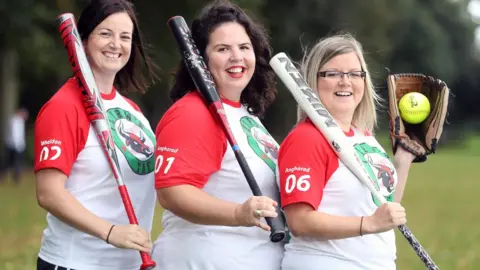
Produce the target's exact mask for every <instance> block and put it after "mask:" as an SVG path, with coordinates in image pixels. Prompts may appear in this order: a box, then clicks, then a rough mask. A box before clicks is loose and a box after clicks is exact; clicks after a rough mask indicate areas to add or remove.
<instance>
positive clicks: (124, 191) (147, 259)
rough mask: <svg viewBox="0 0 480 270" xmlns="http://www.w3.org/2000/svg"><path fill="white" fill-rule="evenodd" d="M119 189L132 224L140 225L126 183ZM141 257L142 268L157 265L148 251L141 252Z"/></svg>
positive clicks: (142, 269)
mask: <svg viewBox="0 0 480 270" xmlns="http://www.w3.org/2000/svg"><path fill="white" fill-rule="evenodd" d="M118 189H119V191H120V196H121V197H122V201H123V205H124V206H125V210H126V212H127V216H128V219H129V221H130V224H136V225H138V220H137V216H136V215H135V211H134V210H133V206H132V202H131V201H130V196H129V195H128V191H127V187H126V186H125V185H119V186H118ZM140 257H141V258H142V265H141V266H140V270H150V269H153V268H154V267H155V265H156V263H155V262H154V261H152V259H151V258H150V255H149V254H148V253H145V252H140Z"/></svg>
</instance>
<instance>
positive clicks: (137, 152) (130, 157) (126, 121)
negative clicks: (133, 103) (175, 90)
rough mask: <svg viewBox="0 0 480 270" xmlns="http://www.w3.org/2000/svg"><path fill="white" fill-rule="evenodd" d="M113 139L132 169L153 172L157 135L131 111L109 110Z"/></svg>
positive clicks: (137, 171) (136, 171)
mask: <svg viewBox="0 0 480 270" xmlns="http://www.w3.org/2000/svg"><path fill="white" fill-rule="evenodd" d="M107 115H108V123H109V126H110V130H111V131H112V137H113V141H114V142H115V145H116V146H117V147H118V149H119V150H120V151H121V152H122V153H123V155H124V156H125V159H126V160H127V162H128V165H129V166H130V169H131V170H132V171H133V172H135V173H136V174H139V175H145V174H149V173H151V172H153V169H154V155H153V149H154V148H155V136H154V135H153V132H152V131H151V130H150V129H149V128H147V127H145V125H144V124H143V123H142V122H141V121H140V120H139V119H138V118H137V117H135V116H134V115H133V114H132V113H131V112H129V111H126V110H123V109H121V108H112V109H109V110H108V111H107Z"/></svg>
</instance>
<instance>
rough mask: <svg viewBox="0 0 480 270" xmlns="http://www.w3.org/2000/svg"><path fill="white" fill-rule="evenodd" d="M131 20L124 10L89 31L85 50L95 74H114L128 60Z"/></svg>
mask: <svg viewBox="0 0 480 270" xmlns="http://www.w3.org/2000/svg"><path fill="white" fill-rule="evenodd" d="M132 35H133V22H132V20H131V19H130V17H129V16H128V14H127V13H125V12H119V13H114V14H112V15H110V16H108V17H107V18H105V20H103V21H102V22H101V23H100V24H99V25H97V27H96V28H95V29H94V30H93V31H92V33H90V35H89V36H88V40H87V41H86V42H85V44H84V45H85V52H86V54H87V56H88V59H89V62H90V65H91V67H92V70H93V72H94V73H95V74H102V75H108V76H111V75H113V76H114V75H115V74H116V73H117V72H118V71H119V70H121V69H122V68H123V67H124V66H125V65H126V64H127V62H128V59H129V58H130V53H131V49H132Z"/></svg>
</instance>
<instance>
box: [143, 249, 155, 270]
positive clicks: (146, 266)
mask: <svg viewBox="0 0 480 270" xmlns="http://www.w3.org/2000/svg"><path fill="white" fill-rule="evenodd" d="M140 256H141V257H142V262H143V263H142V265H141V266H140V270H152V269H153V268H155V266H156V265H157V264H156V263H155V262H154V261H152V260H151V259H150V256H149V255H148V254H147V253H145V252H140Z"/></svg>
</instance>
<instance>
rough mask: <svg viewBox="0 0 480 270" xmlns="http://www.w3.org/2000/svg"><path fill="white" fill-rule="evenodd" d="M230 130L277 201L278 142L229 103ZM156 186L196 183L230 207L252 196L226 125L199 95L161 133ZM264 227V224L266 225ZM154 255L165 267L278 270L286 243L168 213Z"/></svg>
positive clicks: (170, 115)
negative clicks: (221, 123) (191, 220)
mask: <svg viewBox="0 0 480 270" xmlns="http://www.w3.org/2000/svg"><path fill="white" fill-rule="evenodd" d="M223 106H224V109H225V114H226V117H227V121H228V123H229V125H230V128H231V131H232V133H233V135H234V136H235V139H236V140H237V143H238V146H239V147H240V149H241V151H242V152H243V154H244V156H245V159H246V160H247V163H248V166H249V167H250V169H251V170H252V173H253V175H254V176H255V179H256V181H257V183H258V185H259V187H260V189H261V190H262V192H263V194H264V195H265V196H268V197H270V198H273V199H277V200H278V199H279V198H278V189H277V186H276V181H275V170H276V164H277V151H278V144H277V143H276V141H275V140H274V139H273V138H272V137H271V136H270V134H269V133H268V131H267V130H266V129H265V128H264V126H263V125H262V124H261V122H260V121H259V119H258V118H257V117H255V116H252V115H251V114H249V113H248V112H247V110H246V108H245V107H244V106H243V105H241V104H240V103H236V102H231V101H227V100H223ZM156 137H157V148H156V152H155V156H156V162H155V187H156V188H157V189H161V188H168V187H172V186H177V185H192V186H195V187H197V188H199V189H202V190H203V191H205V192H207V193H208V194H210V195H212V196H214V197H216V198H219V199H222V200H225V201H230V202H235V203H243V202H245V201H246V200H247V199H248V198H249V197H251V196H253V194H252V191H251V190H250V188H249V186H248V184H247V181H246V179H245V176H244V175H243V173H242V170H241V168H240V166H239V165H238V161H237V160H236V158H235V155H234V152H233V150H232V149H231V147H230V145H229V143H228V142H227V139H226V136H225V135H224V133H223V131H222V129H221V127H220V125H219V124H218V122H216V121H215V120H214V118H213V116H212V115H211V113H210V112H209V110H208V109H207V106H206V105H205V103H204V102H203V100H202V99H201V97H200V95H199V94H197V93H196V92H192V93H189V94H187V95H185V96H184V97H183V98H181V99H180V100H178V101H177V102H175V103H174V104H173V106H172V107H171V108H170V109H169V110H168V111H167V112H166V113H165V115H164V116H163V118H162V119H161V121H160V123H159V124H158V126H157V130H156ZM263 222H265V220H263ZM163 228H164V229H163V232H162V233H161V234H160V235H159V237H158V239H157V240H156V241H155V243H154V248H153V251H152V258H153V259H154V260H156V262H157V269H162V270H163V269H165V270H170V269H172V270H174V269H175V270H176V269H185V270H220V269H222V270H223V269H229V270H236V269H238V270H244V269H262V270H278V269H280V263H281V259H282V256H283V244H279V243H272V242H270V240H269V234H270V233H269V232H266V231H263V230H262V229H260V228H258V227H229V226H210V225H200V224H193V223H190V222H188V221H186V220H184V219H182V218H180V217H177V216H176V215H175V214H173V213H172V212H170V211H168V210H165V212H164V213H163Z"/></svg>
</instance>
